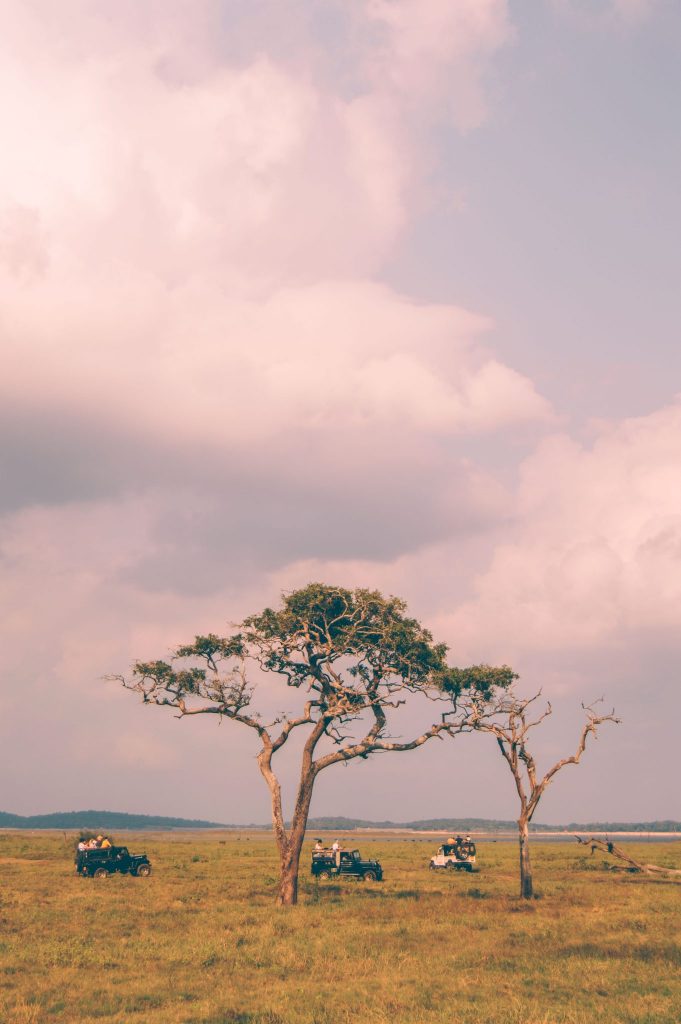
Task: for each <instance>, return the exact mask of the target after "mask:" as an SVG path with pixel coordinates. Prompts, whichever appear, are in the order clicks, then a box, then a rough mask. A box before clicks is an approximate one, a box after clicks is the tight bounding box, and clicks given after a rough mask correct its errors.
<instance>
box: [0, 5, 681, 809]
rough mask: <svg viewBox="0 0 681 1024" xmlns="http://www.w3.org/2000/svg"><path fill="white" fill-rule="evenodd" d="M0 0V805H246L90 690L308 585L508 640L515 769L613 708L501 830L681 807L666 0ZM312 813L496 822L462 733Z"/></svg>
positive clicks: (680, 544)
mask: <svg viewBox="0 0 681 1024" xmlns="http://www.w3.org/2000/svg"><path fill="white" fill-rule="evenodd" d="M0 15H1V20H2V32H1V33H0V97H1V98H0V146H1V149H2V159H0V345H1V348H2V373H1V374H0V399H1V400H0V423H1V426H2V429H1V431H0V481H1V483H0V594H1V597H2V616H1V617H0V766H1V768H2V777H3V779H4V780H5V785H4V787H3V797H2V800H1V801H0V809H2V810H6V811H12V812H14V813H19V814H34V813H46V812H50V811H55V810H70V809H80V808H99V809H112V810H121V811H129V812H137V813H150V814H168V815H180V816H184V817H192V818H199V817H200V818H208V819H210V820H214V821H220V822H266V821H267V820H268V816H269V804H268V793H267V790H266V788H265V785H264V783H263V781H262V779H261V778H260V775H259V773H258V770H257V765H256V763H255V760H254V758H255V754H256V753H257V744H256V743H254V739H253V737H252V736H251V734H250V731H248V730H245V729H242V728H240V727H239V726H238V725H235V724H228V723H223V724H222V725H221V726H219V727H218V726H217V725H216V724H215V723H214V721H213V719H212V716H209V718H208V719H207V720H203V719H189V720H184V721H178V720H176V719H175V718H174V717H173V716H172V714H169V713H168V714H166V713H165V709H157V708H148V707H143V706H141V705H140V703H139V701H138V699H137V697H136V695H134V694H131V693H128V692H125V691H124V690H123V689H122V688H120V687H119V686H117V685H116V684H115V683H112V682H108V681H106V680H105V678H104V677H105V676H106V675H107V674H110V673H125V672H127V671H128V670H129V667H130V665H131V663H132V662H133V661H134V660H135V659H136V658H141V659H151V658H159V657H160V658H162V657H166V656H167V654H168V652H169V651H170V650H171V649H172V648H173V647H175V646H177V645H178V644H180V643H184V642H187V641H189V640H191V638H192V637H193V636H194V635H195V634H196V633H205V632H209V631H212V632H217V633H225V632H228V631H229V629H230V625H229V624H230V623H233V622H236V621H238V620H239V619H241V618H242V617H243V616H245V615H247V614H250V613H252V612H256V611H258V610H260V609H262V608H263V607H265V606H268V605H276V603H277V602H278V601H279V599H280V596H281V594H282V592H284V591H289V590H291V589H294V588H296V587H298V586H303V585H304V584H305V583H307V582H309V581H313V580H314V581H321V582H324V583H329V584H337V585H342V586H346V587H358V586H360V587H370V588H372V589H373V588H376V589H379V590H382V591H383V592H385V593H389V594H397V595H399V596H400V597H403V598H404V599H405V600H406V601H407V602H408V606H409V610H410V612H411V613H412V614H414V615H415V616H417V617H418V618H419V619H420V620H421V621H422V622H423V623H424V624H425V625H426V626H427V627H428V628H429V629H430V630H431V631H432V633H433V635H434V636H435V638H436V639H437V640H439V641H444V642H446V643H447V644H448V645H449V648H450V657H451V659H452V661H453V663H455V664H459V665H463V664H470V663H479V662H489V663H494V664H500V663H508V664H511V665H512V666H513V667H514V669H515V670H516V671H517V672H518V673H519V676H520V681H519V687H520V690H521V692H522V693H524V694H527V695H529V694H532V693H534V692H536V691H537V690H539V689H541V690H542V694H543V698H542V699H547V700H550V701H551V704H552V707H553V715H552V716H551V718H550V719H549V720H547V721H546V722H545V723H544V724H543V725H542V727H541V731H539V730H538V731H537V732H536V733H535V750H536V756H537V758H538V760H539V762H540V765H544V766H546V767H549V766H550V765H551V764H552V763H553V761H555V760H557V759H558V758H560V757H563V756H566V755H567V754H569V753H572V752H573V750H574V748H575V746H576V743H577V738H578V735H579V731H580V728H581V722H582V711H581V704H582V702H584V703H589V702H591V701H592V700H594V699H596V698H600V697H603V698H604V701H605V703H604V705H603V707H605V708H606V709H607V710H610V709H611V708H612V707H615V709H616V711H617V713H618V715H619V716H620V717H621V719H622V724H620V725H619V726H614V725H613V726H609V727H604V728H603V730H602V731H601V732H600V734H599V737H598V740H597V742H596V743H594V744H593V746H592V747H590V748H589V749H588V750H587V753H586V755H585V757H584V759H583V762H582V764H581V766H580V767H578V768H568V769H566V770H564V772H563V773H562V774H561V775H560V776H559V777H558V778H557V780H556V781H555V782H554V783H553V785H552V787H551V788H550V790H549V791H548V792H547V794H546V796H545V797H544V799H543V802H542V804H541V805H540V808H539V810H538V812H537V820H540V821H546V822H552V823H559V822H567V821H585V820H601V821H603V820H610V821H615V820H618V821H625V820H628V821H642V820H646V821H649V820H654V819H662V818H676V819H681V797H680V796H679V788H678V772H679V740H678V733H679V725H680V724H681V723H680V713H681V699H680V697H679V660H680V659H679V655H680V654H681V629H680V627H681V471H680V470H681V345H680V344H679V337H678V324H679V301H680V300H679V288H678V281H679V270H680V267H679V246H678V239H679V235H680V228H681V223H680V222H681V200H680V198H679V191H678V181H679V180H681V133H680V132H679V124H678V113H677V109H676V107H677V102H676V98H677V97H678V95H679V94H681V60H680V57H681V52H680V51H681V8H680V7H679V5H678V4H677V3H676V2H675V0H537V2H536V3H533V4H527V3H524V2H521V0H508V2H507V0H327V2H324V3H320V2H315V0H286V2H281V0H257V2H253V0H249V2H246V0H201V2H198V3H196V2H189V0H163V2H161V0H134V2H133V0H119V2H118V3H116V4H112V3H109V2H107V0H59V2H58V3H54V2H53V0H21V2H18V0H0ZM273 686H274V684H273V682H272V681H271V680H268V681H266V682H265V683H262V682H261V683H260V688H261V690H262V694H261V699H262V700H263V702H264V706H273V702H274V703H275V704H276V701H277V700H279V697H278V695H277V692H276V689H275V690H273V689H272V687H273ZM259 699H260V698H259ZM428 713H429V712H428V709H427V708H426V709H424V708H422V707H420V706H418V707H417V706H414V708H413V709H412V710H411V711H409V712H408V713H407V715H406V717H404V716H403V717H402V718H401V720H400V722H399V729H400V730H401V731H402V733H401V734H402V735H403V736H404V737H406V736H407V734H408V733H410V732H411V731H413V730H414V729H415V728H417V727H418V725H420V724H422V718H423V715H424V714H425V715H427V714H428ZM295 754H296V752H295V751H293V752H292V755H291V756H290V757H289V758H288V759H287V761H286V763H285V765H284V767H283V778H284V781H285V783H286V784H287V786H288V789H287V797H286V799H287V801H288V804H287V806H290V799H291V795H290V794H291V785H292V783H293V781H294V780H295V775H296V764H295ZM312 813H313V814H317V815H332V814H333V815H336V814H341V815H348V816H353V817H362V818H373V819H386V818H390V819H392V820H397V821H403V820H411V819H417V818H425V817H433V816H437V817H456V816H462V815H471V816H476V817H487V818H503V819H511V818H513V817H515V816H516V814H517V811H516V804H515V800H514V790H513V785H512V781H511V779H510V776H509V777H507V772H506V771H505V766H504V764H503V762H502V760H501V758H500V757H499V755H498V752H497V750H496V748H495V745H494V742H493V741H492V740H491V739H490V740H488V738H487V737H484V736H477V737H465V738H459V739H456V740H455V741H447V743H438V742H432V743H430V744H427V745H426V746H425V747H423V748H422V749H420V750H419V751H417V752H413V753H408V754H401V755H379V756H377V757H375V758H374V759H372V760H369V761H366V762H364V761H362V762H361V764H360V765H359V766H357V765H352V766H350V767H348V768H347V769H341V768H340V767H339V766H335V767H333V768H331V769H329V770H328V771H327V772H325V773H323V774H322V775H321V776H320V777H319V780H318V783H317V789H316V793H315V798H314V801H313V806H312Z"/></svg>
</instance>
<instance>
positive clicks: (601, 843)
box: [575, 836, 681, 875]
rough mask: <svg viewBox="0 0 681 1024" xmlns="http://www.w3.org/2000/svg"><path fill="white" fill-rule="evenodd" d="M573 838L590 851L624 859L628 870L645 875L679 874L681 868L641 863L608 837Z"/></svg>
mask: <svg viewBox="0 0 681 1024" xmlns="http://www.w3.org/2000/svg"><path fill="white" fill-rule="evenodd" d="M575 839H576V840H577V842H578V843H580V844H581V845H582V846H590V847H591V852H592V853H595V852H596V850H600V852H601V853H609V854H610V855H611V856H612V857H617V858H618V860H622V861H624V863H625V864H628V865H629V870H630V871H641V872H643V874H647V875H656V874H662V875H681V870H679V869H677V868H662V867H660V866H659V865H658V864H641V863H640V861H637V860H634V858H633V857H632V856H630V854H628V853H625V852H624V850H622V849H621V848H620V847H619V846H615V844H614V843H613V842H611V841H610V840H608V839H596V837H595V836H590V837H589V839H583V838H582V836H575Z"/></svg>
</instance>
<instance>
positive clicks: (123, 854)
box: [76, 846, 151, 878]
mask: <svg viewBox="0 0 681 1024" xmlns="http://www.w3.org/2000/svg"><path fill="white" fill-rule="evenodd" d="M76 871H77V872H78V874H79V875H84V876H85V877H89V878H107V877H108V876H109V875H113V874H115V873H116V872H117V871H120V872H121V873H122V874H124V875H137V877H138V878H146V877H147V876H148V875H150V874H151V863H150V862H149V858H148V857H147V855H146V853H129V852H128V848H127V846H108V847H105V848H103V849H102V848H101V847H99V848H96V849H92V850H79V851H78V853H77V854H76Z"/></svg>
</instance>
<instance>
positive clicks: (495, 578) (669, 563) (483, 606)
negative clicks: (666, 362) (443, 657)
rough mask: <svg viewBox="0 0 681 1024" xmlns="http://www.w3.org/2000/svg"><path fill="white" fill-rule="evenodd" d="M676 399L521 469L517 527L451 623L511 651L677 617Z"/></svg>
mask: <svg viewBox="0 0 681 1024" xmlns="http://www.w3.org/2000/svg"><path fill="white" fill-rule="evenodd" d="M680 464H681V403H680V402H677V403H676V404H675V405H673V406H670V407H668V408H665V409H662V410H659V411H658V412H655V413H652V414H650V415H649V416H644V417H640V418H636V419H630V420H625V421H623V422H622V423H618V424H609V425H602V426H600V427H599V428H598V429H597V434H596V437H595V439H594V440H593V443H591V444H590V445H586V444H580V443H578V442H577V441H575V440H574V439H571V438H569V437H567V436H565V435H555V436H552V437H550V438H548V439H546V440H545V441H544V442H542V444H540V446H539V448H538V449H537V451H536V452H535V453H534V454H533V455H531V456H530V457H529V458H528V459H527V460H526V461H525V463H524V464H523V466H522V468H521V478H520V484H519V488H518V493H517V498H516V502H515V516H516V526H515V528H514V529H513V530H512V531H511V532H510V534H509V536H508V537H507V538H506V539H505V540H504V541H502V542H500V543H499V544H498V545H497V547H496V549H495V551H494V554H493V557H492V559H491V562H490V564H489V565H488V567H487V568H486V569H485V570H483V571H482V572H481V573H480V574H479V576H478V578H477V582H476V585H475V595H474V596H473V597H472V599H470V600H469V601H468V602H466V603H465V604H464V605H462V606H461V607H460V608H459V609H458V610H457V611H456V613H455V614H454V615H453V616H452V617H451V619H450V620H449V628H451V630H452V631H453V632H454V633H455V634H456V635H457V636H459V637H460V638H462V639H463V640H464V642H466V643H467V644H471V645H473V646H475V645H476V644H479V642H480V640H481V637H482V635H483V632H486V633H487V635H491V636H493V637H494V638H495V643H496V644H497V645H499V646H502V647H505V648H506V649H507V650H511V651H512V650H516V651H518V650H523V649H525V650H526V649H527V648H528V645H529V644H530V643H531V645H532V646H533V647H534V648H535V649H536V648H539V649H542V648H543V649H545V650H554V651H556V650H568V649H572V650H574V649H575V648H581V649H589V648H591V647H598V646H599V645H600V646H607V645H608V644H613V643H621V642H622V641H623V640H624V639H625V638H627V637H631V636H632V635H633V634H635V635H642V634H645V633H658V634H660V635H663V634H665V633H666V632H667V631H669V630H671V631H676V632H678V629H679V626H680V625H681V572H680V571H679V570H680V569H681V481H680V478H679V465H680Z"/></svg>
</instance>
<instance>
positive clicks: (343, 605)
mask: <svg viewBox="0 0 681 1024" xmlns="http://www.w3.org/2000/svg"><path fill="white" fill-rule="evenodd" d="M405 609H406V605H405V603H404V601H402V600H400V599H399V598H397V597H389V598H386V597H383V595H382V594H380V593H379V592H378V591H376V590H363V589H358V590H354V591H350V590H345V589H344V588H342V587H329V586H326V585H324V584H322V583H310V584H308V586H306V587H304V588H303V589H302V590H296V591H294V592H293V593H291V594H285V595H284V597H283V601H282V606H281V608H280V609H279V610H276V611H275V610H274V609H272V608H266V609H265V610H264V611H263V612H261V613H260V614H259V615H251V616H249V617H248V618H247V619H246V620H245V621H244V623H243V637H244V640H245V641H246V642H247V643H251V644H252V645H254V646H255V647H256V648H260V647H262V646H263V645H264V647H265V651H266V654H265V657H264V658H263V667H264V668H266V669H267V670H269V671H273V672H280V673H283V674H284V675H286V676H287V678H288V680H289V685H292V686H300V685H301V684H302V683H303V682H305V681H307V680H309V679H310V677H313V678H314V677H315V676H316V677H320V676H322V675H323V672H324V666H326V665H333V664H334V663H335V662H337V661H339V660H340V659H353V664H352V665H351V666H350V667H349V669H348V672H349V674H350V675H351V676H353V677H355V678H361V679H362V680H363V681H365V682H369V683H370V682H371V681H372V680H374V679H376V678H381V679H385V678H387V677H390V676H392V677H400V678H401V679H402V680H403V682H404V683H406V684H407V685H409V686H413V687H417V686H418V685H420V684H422V683H424V682H426V680H428V679H429V678H430V677H431V676H432V675H433V673H435V672H442V671H444V670H445V668H446V661H445V656H446V653H447V648H446V645H445V644H434V643H433V637H432V634H431V633H430V632H429V631H428V630H427V629H425V628H424V627H423V626H421V625H420V623H418V622H417V621H416V619H413V618H410V617H409V616H407V615H405Z"/></svg>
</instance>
